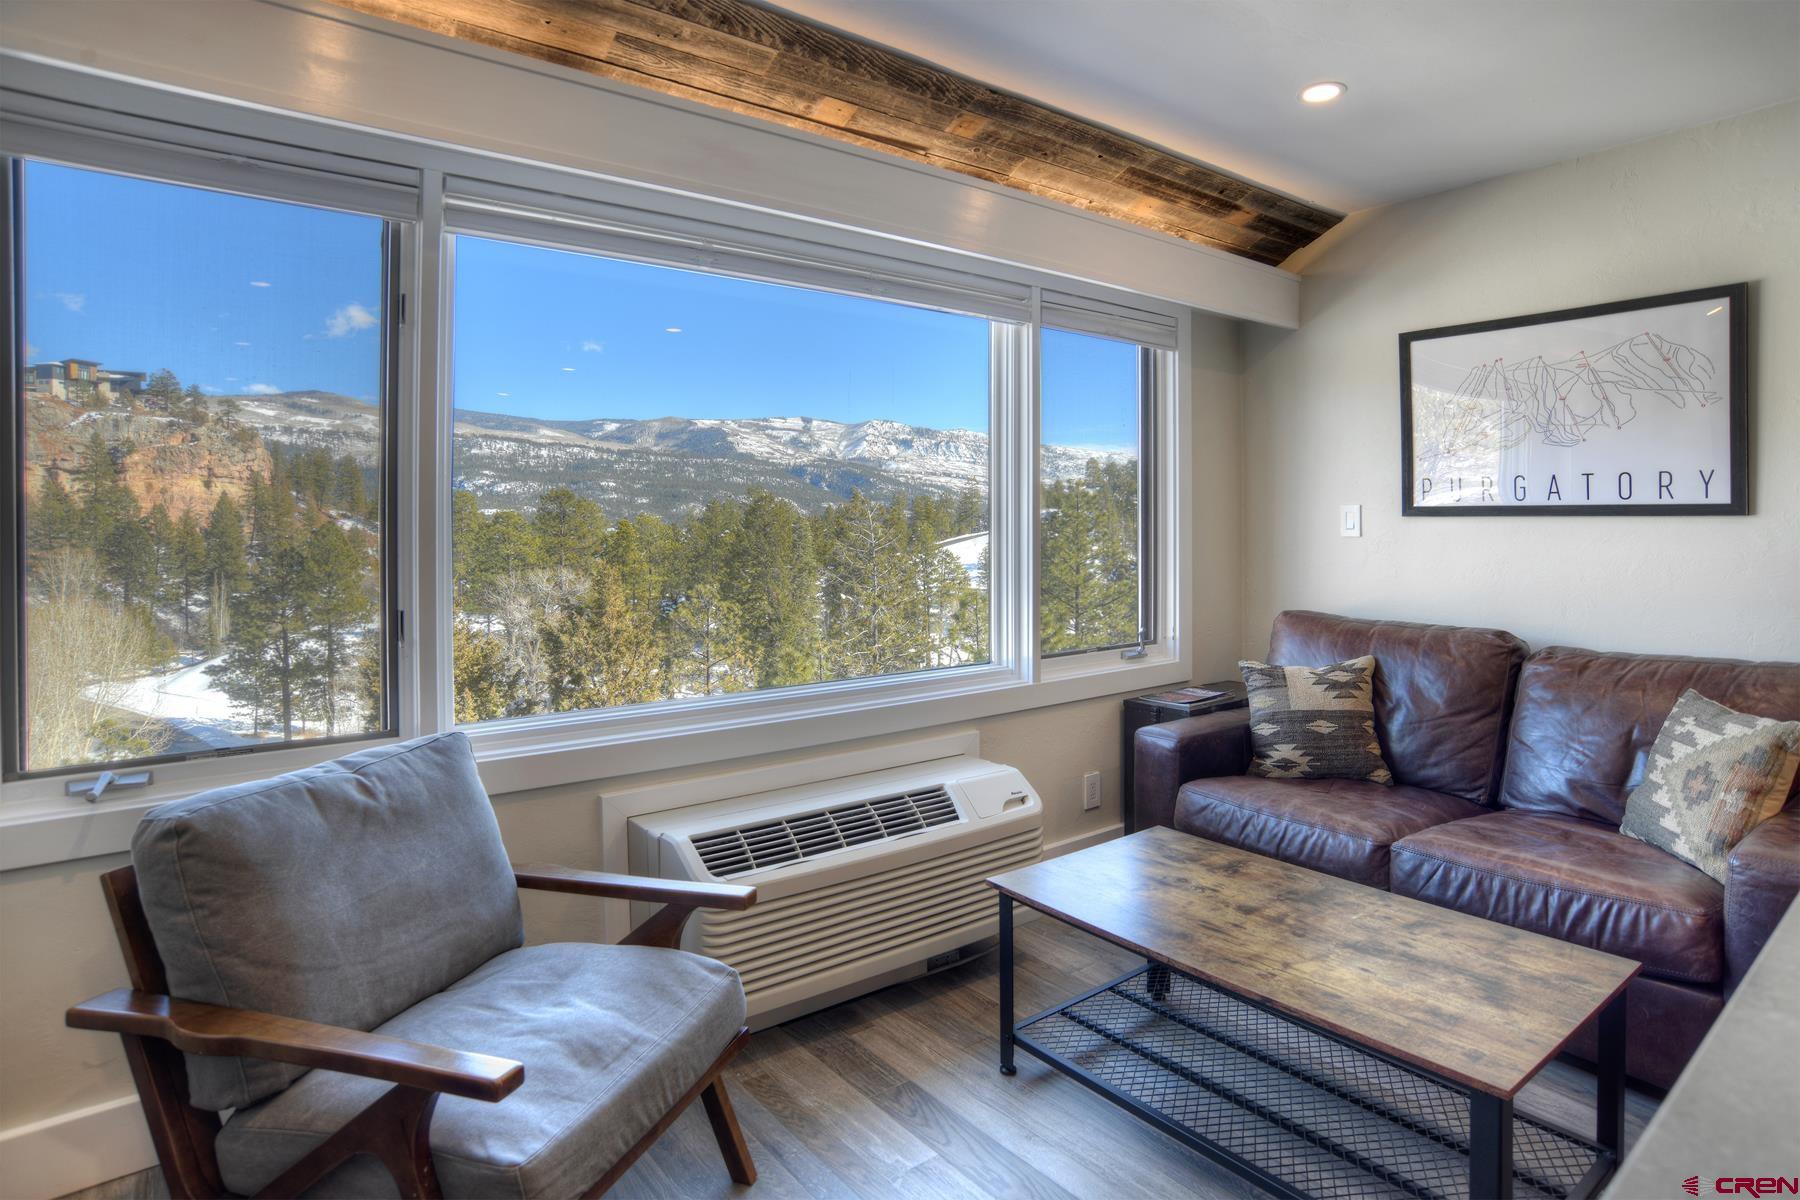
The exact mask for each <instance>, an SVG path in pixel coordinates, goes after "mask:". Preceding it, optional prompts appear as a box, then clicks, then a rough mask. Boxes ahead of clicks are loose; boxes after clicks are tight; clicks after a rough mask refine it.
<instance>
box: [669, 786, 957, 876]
mask: <svg viewBox="0 0 1800 1200" xmlns="http://www.w3.org/2000/svg"><path fill="white" fill-rule="evenodd" d="M960 820H962V815H961V814H960V813H958V812H957V811H956V801H955V800H953V799H952V798H951V796H950V793H949V791H948V790H947V789H946V788H945V787H944V786H943V785H942V784H939V785H938V786H936V787H929V788H920V789H918V790H916V791H911V792H900V793H897V794H895V795H892V796H879V797H876V798H873V799H869V800H858V801H856V802H854V803H852V804H839V805H835V806H834V807H831V808H822V809H819V810H818V811H816V812H807V813H796V814H794V815H793V816H789V817H781V818H779V819H777V820H773V821H759V822H757V823H756V824H754V825H740V826H738V827H736V828H734V829H720V830H716V831H715V832H712V833H702V834H696V835H695V836H694V839H693V841H694V851H695V853H697V854H698V855H699V856H700V862H701V865H703V866H704V867H705V868H706V869H707V870H708V871H709V872H711V873H712V874H713V875H714V876H716V877H719V878H724V877H727V876H731V875H742V874H743V873H744V872H746V871H757V870H761V869H762V868H764V867H775V866H780V865H781V864H782V863H791V862H799V861H800V860H801V859H804V858H814V857H816V856H818V855H820V854H829V853H831V852H832V851H833V850H843V849H847V848H848V847H851V846H861V845H865V844H867V843H869V842H881V841H889V840H892V839H894V838H900V837H905V836H907V835H908V834H913V833H921V832H923V831H925V830H927V829H931V828H933V827H934V826H938V825H950V824H954V823H955V822H957V821H960Z"/></svg>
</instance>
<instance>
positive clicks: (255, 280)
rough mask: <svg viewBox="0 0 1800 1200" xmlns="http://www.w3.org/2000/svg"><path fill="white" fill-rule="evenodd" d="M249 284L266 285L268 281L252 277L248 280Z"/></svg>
mask: <svg viewBox="0 0 1800 1200" xmlns="http://www.w3.org/2000/svg"><path fill="white" fill-rule="evenodd" d="M250 286H251V287H268V286H269V281H268V280H266V279H252V280H251V281H250Z"/></svg>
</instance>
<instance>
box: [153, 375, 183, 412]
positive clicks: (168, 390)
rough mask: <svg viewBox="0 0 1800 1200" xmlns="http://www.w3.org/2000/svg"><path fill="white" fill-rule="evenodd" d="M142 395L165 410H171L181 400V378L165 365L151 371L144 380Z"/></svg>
mask: <svg viewBox="0 0 1800 1200" xmlns="http://www.w3.org/2000/svg"><path fill="white" fill-rule="evenodd" d="M144 396H145V398H146V399H148V400H152V401H155V403H156V406H157V407H159V408H161V409H163V410H164V411H165V412H173V411H174V410H175V409H176V408H177V407H178V406H179V405H180V402H181V380H179V379H177V378H176V377H175V372H173V371H171V370H169V368H167V367H163V368H162V369H161V370H158V371H153V372H151V374H150V378H149V379H147V380H145V381H144Z"/></svg>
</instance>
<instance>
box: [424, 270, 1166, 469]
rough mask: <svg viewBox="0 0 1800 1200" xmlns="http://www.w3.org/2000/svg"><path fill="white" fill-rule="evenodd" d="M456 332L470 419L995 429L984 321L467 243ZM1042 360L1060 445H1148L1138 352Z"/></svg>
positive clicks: (461, 393)
mask: <svg viewBox="0 0 1800 1200" xmlns="http://www.w3.org/2000/svg"><path fill="white" fill-rule="evenodd" d="M455 322H456V328H455V348H456V349H455V361H456V380H455V382H456V404H457V406H458V407H459V408H468V409H479V410H484V411H488V412H504V413H511V414H514V415H517V416H533V417H548V418H554V419H559V420H590V419H593V418H597V417H614V418H639V419H642V418H649V417H667V416H680V417H773V416H807V417H824V418H826V419H829V420H833V421H844V422H854V421H864V420H869V419H871V418H876V417H885V418H887V419H890V420H896V421H905V422H907V423H909V424H913V425H926V426H931V427H933V428H938V429H976V430H984V431H985V430H986V429H987V425H988V323H987V321H986V320H985V319H984V318H980V317H968V316H962V315H959V314H955V313H943V312H936V311H933V310H930V309H922V308H912V307H908V306H906V305H901V304H892V303H887V302H884V301H879V300H865V299H860V298H856V297H849V296H838V295H833V294H831V293H828V292H816V291H809V290H806V289H804V288H791V287H781V286H778V285H773V284H767V283H758V282H754V281H749V280H742V279H732V278H729V277H725V276H718V275H707V274H704V273H702V272H697V271H683V270H678V269H674V268H669V267H657V266H649V265H645V264H642V263H632V262H622V261H619V260H616V259H606V258H600V257H597V256H594V255H591V254H577V253H572V252H569V251H562V250H549V249H545V248H542V247H538V246H523V245H519V244H516V243H512V242H502V241H495V240H492V239H488V238H478V237H467V236H465V237H458V238H457V239H456V295H455ZM1044 354H1045V389H1044V400H1045V403H1044V417H1045V422H1044V424H1045V428H1044V434H1045V438H1046V440H1049V441H1052V442H1057V443H1061V444H1079V445H1090V446H1101V445H1115V446H1128V445H1135V443H1136V439H1137V434H1136V430H1137V401H1136V386H1137V385H1136V380H1137V374H1136V371H1137V367H1136V357H1135V354H1136V352H1135V350H1134V349H1133V348H1132V347H1130V346H1127V345H1124V344H1123V343H1119V342H1109V341H1106V340H1104V339H1101V338H1091V337H1084V336H1082V335H1079V334H1068V333H1061V334H1059V333H1054V332H1053V333H1051V334H1050V335H1049V336H1047V338H1046V341H1045V346H1044Z"/></svg>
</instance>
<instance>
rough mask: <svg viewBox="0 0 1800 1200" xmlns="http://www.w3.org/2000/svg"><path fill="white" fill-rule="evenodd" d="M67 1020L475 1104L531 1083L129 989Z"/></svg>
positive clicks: (481, 1064)
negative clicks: (382, 1082)
mask: <svg viewBox="0 0 1800 1200" xmlns="http://www.w3.org/2000/svg"><path fill="white" fill-rule="evenodd" d="M65 1019H66V1021H67V1022H68V1024H69V1026H70V1028H73V1029H97V1030H100V1031H102V1032H105V1033H120V1034H129V1035H133V1036H136V1037H148V1038H158V1039H160V1040H162V1041H165V1042H169V1043H170V1044H172V1045H174V1046H175V1047H176V1049H179V1050H185V1051H187V1052H188V1053H189V1054H235V1055H241V1056H243V1057H245V1058H262V1059H268V1060H270V1061H273V1062H282V1063H293V1064H294V1065H295V1066H301V1067H313V1068H317V1069H320V1070H325V1071H342V1072H343V1073H344V1074H346V1075H360V1076H362V1077H363V1078H365V1079H381V1080H385V1081H386V1082H388V1083H397V1084H402V1085H404V1086H406V1087H412V1088H418V1089H419V1090H421V1091H427V1092H443V1093H446V1094H448V1095H451V1096H466V1097H468V1098H469V1099H471V1100H488V1101H494V1100H504V1099H505V1098H506V1097H507V1096H509V1095H511V1094H512V1092H513V1091H514V1089H516V1088H517V1087H518V1086H519V1085H520V1084H521V1083H523V1082H525V1068H524V1066H523V1065H522V1064H520V1063H516V1062H514V1061H513V1060H511V1059H510V1058H494V1057H492V1056H490V1055H486V1054H468V1053H465V1052H463V1051H460V1050H446V1049H444V1048H443V1047H441V1046H430V1045H426V1044H425V1043H423V1042H409V1041H406V1040H404V1039H403V1038H396V1037H388V1036H386V1035H384V1034H379V1033H365V1032H363V1031H362V1030H360V1029H344V1028H340V1027H339V1026H336V1025H321V1024H318V1023H317V1022H314V1021H303V1020H300V1019H298V1018H295V1017H281V1016H276V1015H275V1014H273V1013H264V1012H252V1011H250V1010H249V1009H243V1008H223V1007H220V1006H219V1005H216V1004H201V1003H199V1002H198V1001H194V1000H177V999H174V998H173V997H170V996H162V995H158V994H156V993H154V992H138V991H132V990H130V989H128V988H119V989H117V990H116V991H111V992H107V993H106V994H105V995H102V996H95V997H94V998H93V999H92V1000H87V1001H84V1002H83V1003H81V1004H77V1005H76V1006H75V1007H74V1008H71V1009H70V1010H69V1011H68V1014H67V1016H66V1018H65Z"/></svg>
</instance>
